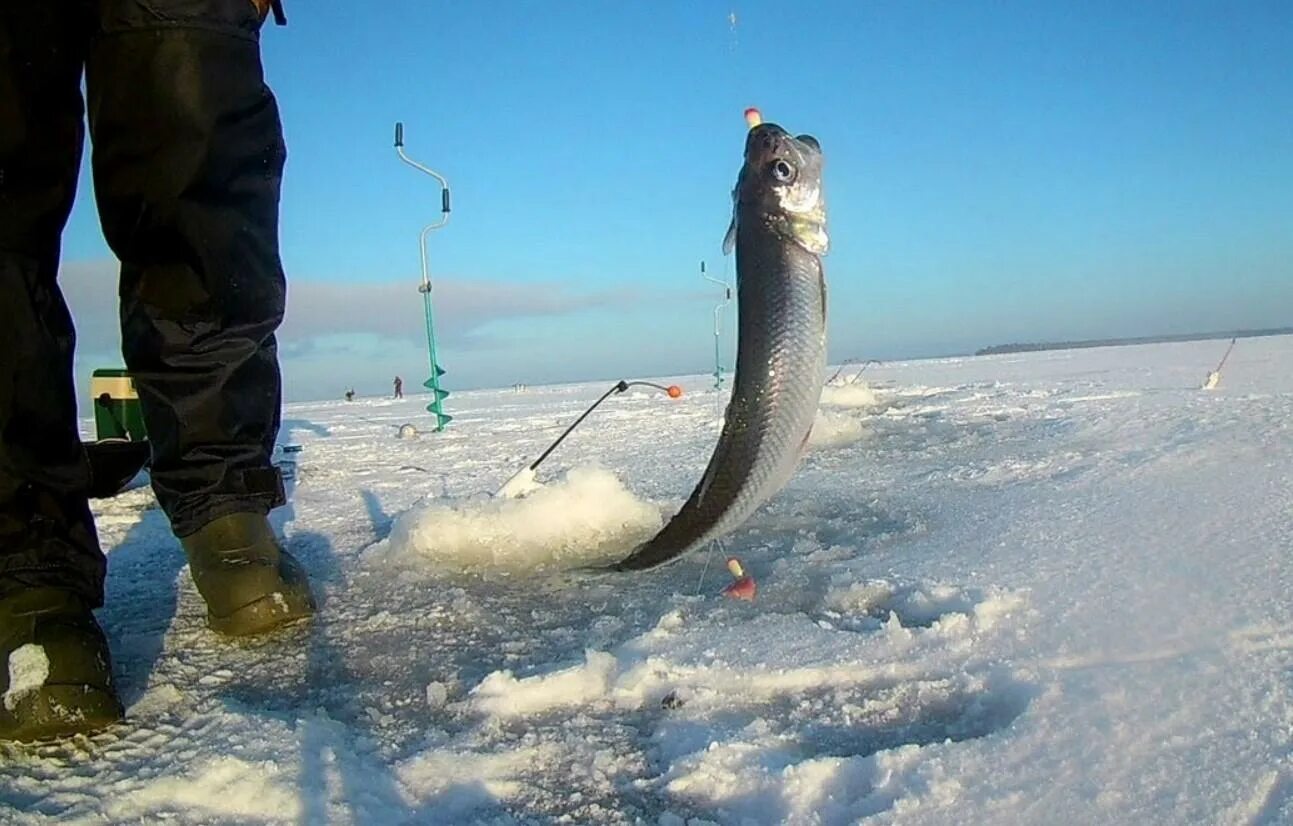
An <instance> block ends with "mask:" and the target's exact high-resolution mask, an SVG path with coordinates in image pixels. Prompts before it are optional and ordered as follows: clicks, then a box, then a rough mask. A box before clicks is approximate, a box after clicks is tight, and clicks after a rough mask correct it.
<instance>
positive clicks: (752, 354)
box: [615, 123, 829, 570]
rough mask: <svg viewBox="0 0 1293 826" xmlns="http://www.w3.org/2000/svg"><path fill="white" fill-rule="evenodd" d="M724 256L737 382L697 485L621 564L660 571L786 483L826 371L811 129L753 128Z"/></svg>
mask: <svg viewBox="0 0 1293 826" xmlns="http://www.w3.org/2000/svg"><path fill="white" fill-rule="evenodd" d="M732 200H733V209H732V225H731V227H730V228H729V229H728V232H727V238H726V239H725V240H724V242H723V251H724V252H725V253H726V252H730V251H731V250H732V249H735V250H736V284H737V302H738V308H739V313H738V315H739V327H738V329H737V354H736V378H735V382H734V384H733V387H732V398H731V400H730V401H729V402H728V405H727V412H726V415H725V417H724V421H723V432H722V433H721V434H720V435H719V437H718V445H717V447H715V449H714V455H713V456H711V457H710V460H709V466H708V467H707V468H706V469H705V474H704V476H702V477H701V480H700V483H699V484H698V485H696V489H695V490H694V491H692V494H691V496H690V498H688V499H687V501H686V503H685V504H683V506H682V508H681V509H680V510H679V511H678V513H677V514H675V515H674V517H673V518H672V519H670V520H669V522H668V523H667V524H665V526H664V527H663V528H662V529H661V530H660V532H659V533H658V534H656V535H655V536H654V537H653V538H652V539H650V540H648V541H647V542H646V543H644V544H643V545H641V546H639V547H638V548H636V549H635V550H634V551H633V553H632V554H631V555H630V556H629V557H628V558H626V559H624V560H623V561H621V562H619V563H618V564H617V565H616V566H615V567H616V568H617V569H618V570H635V569H641V568H651V567H654V566H656V565H659V564H661V563H664V562H668V561H669V560H671V559H676V558H677V557H679V556H681V555H682V554H684V553H687V552H688V551H690V550H693V549H695V548H698V547H701V546H703V545H704V544H705V543H707V542H709V541H710V540H712V539H716V538H718V537H720V536H722V535H723V534H726V533H728V532H730V531H732V530H735V529H736V528H737V527H739V526H740V525H741V524H742V523H743V522H745V520H746V519H748V518H749V517H750V515H751V514H753V513H754V511H756V510H757V509H758V508H759V506H760V505H762V504H763V503H764V502H766V501H767V500H768V499H770V498H771V497H772V496H773V495H774V494H776V493H777V491H779V490H781V488H782V487H783V486H784V485H785V484H786V482H787V481H789V479H790V477H791V476H792V475H793V474H794V471H795V466H796V465H797V464H798V463H799V457H800V456H801V455H802V453H803V449H804V444H805V443H806V442H807V440H808V433H809V431H810V430H811V429H812V426H813V419H814V417H815V415H816V412H817V404H818V401H819V400H820V396H821V389H822V375H823V373H824V371H825V368H826V279H825V276H824V274H823V271H822V262H821V257H820V256H822V255H824V254H825V253H826V250H827V246H828V243H829V242H828V239H827V235H826V202H825V197H824V194H823V191H822V152H821V146H820V145H819V144H818V142H817V140H816V139H815V138H813V137H812V136H810V135H800V136H798V137H792V136H791V135H790V134H789V133H788V132H786V131H785V130H784V129H782V128H781V127H780V126H777V125H776V124H772V123H764V124H760V125H758V126H755V127H754V128H753V129H751V130H750V132H749V135H748V136H747V137H746V141H745V164H744V165H743V166H742V168H741V172H740V175H739V176H738V177H737V181H736V188H735V189H734V190H733V192H732Z"/></svg>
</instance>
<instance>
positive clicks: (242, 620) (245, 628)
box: [207, 593, 314, 637]
mask: <svg viewBox="0 0 1293 826" xmlns="http://www.w3.org/2000/svg"><path fill="white" fill-rule="evenodd" d="M313 615H314V604H313V602H312V601H311V600H309V599H304V600H303V599H301V598H300V597H297V596H289V595H287V594H283V593H274V594H270V595H268V596H264V597H261V598H260V599H258V600H256V601H254V602H250V603H248V604H246V605H244V606H243V607H241V608H239V609H238V610H237V611H234V612H233V613H232V614H226V615H225V616H223V617H218V616H216V615H214V614H212V613H210V612H208V613H207V627H208V628H210V629H211V630H212V631H215V632H216V633H217V634H224V635H225V636H227V637H249V636H252V635H255V634H263V633H265V632H267V631H273V630H274V629H276V628H281V627H282V626H284V625H290V624H291V623H294V622H298V621H300V620H303V619H308V618H309V617H311V616H313Z"/></svg>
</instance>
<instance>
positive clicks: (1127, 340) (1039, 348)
mask: <svg viewBox="0 0 1293 826" xmlns="http://www.w3.org/2000/svg"><path fill="white" fill-rule="evenodd" d="M1290 335H1293V327H1283V328H1269V329H1252V330H1224V331H1220V330H1218V331H1210V332H1197V333H1166V334H1160V335H1150V336H1116V337H1110V338H1107V339H1086V340H1080V341H1079V340H1074V341H1071V342H1039V343H1036V344H1035V345H1032V349H1028V350H1018V351H1015V350H1009V351H999V352H993V353H983V352H976V351H968V352H967V351H948V352H941V353H933V354H929V355H921V356H914V355H895V356H892V357H890V358H886V359H876V361H878V362H880V364H884V363H886V362H895V363H913V362H922V361H934V360H938V359H949V358H982V357H988V356H995V355H1010V354H1014V353H1025V352H1050V351H1060V350H1078V349H1090V348H1092V347H1130V346H1136V345H1142V344H1175V343H1185V342H1191V341H1216V340H1223V339H1226V338H1232V337H1237V338H1269V337H1279V336H1290ZM1000 346H1014V345H1000ZM980 349H984V348H980ZM864 361H866V359H865V358H853V357H850V358H847V359H843V360H830V361H829V362H828V363H827V367H828V368H839V367H844V366H848V365H850V364H859V365H860V364H862V363H863V362H864ZM723 375H724V381H725V383H728V384H730V382H731V375H732V374H731V371H730V368H728V369H727V370H725V371H724V374H723ZM693 376H694V377H705V376H709V377H712V376H713V372H712V369H711V368H705V369H701V370H665V371H658V372H644V373H632V374H627V373H626V374H607V375H605V376H593V377H586V378H571V379H557V380H553V381H545V382H538V383H521V384H523V385H524V386H525V387H526V388H544V387H559V386H562V385H574V384H593V383H598V382H606V383H608V384H613V383H614V382H617V381H619V380H620V379H627V380H633V379H663V378H682V377H693ZM391 378H392V380H393V379H394V376H392V377H391ZM401 379H403V381H404V385H403V387H404V397H405V398H418V397H423V396H425V397H427V398H430V395H431V394H430V393H429V392H427V390H426V388H425V387H423V385H422V382H423V381H425V379H422V378H419V379H418V380H416V381H410V378H409V377H408V376H403V375H402V376H401ZM513 386H515V385H514V384H507V385H495V384H490V385H476V386H471V387H466V386H462V387H449V388H448V389H449V391H450V397H449V400H448V401H446V403H445V409H446V411H447V412H449V413H452V410H451V409H450V408H452V406H453V402H452V398H453V396H452V394H453V393H470V392H477V391H489V390H508V389H510V388H511V387H513ZM686 389H687V388H684V390H686ZM343 392H344V391H343ZM393 393H394V389H393V387H392V389H391V390H389V391H387V392H385V393H382V392H376V391H374V392H366V393H365V392H360V391H359V390H356V391H355V398H356V400H358V399H388V400H389V399H392V397H393ZM341 398H342V396H341V394H338V395H336V396H320V397H317V398H294V399H286V398H285V399H284V404H308V403H311V402H323V401H336V400H339V399H341Z"/></svg>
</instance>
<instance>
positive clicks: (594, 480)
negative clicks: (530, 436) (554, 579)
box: [374, 467, 661, 573]
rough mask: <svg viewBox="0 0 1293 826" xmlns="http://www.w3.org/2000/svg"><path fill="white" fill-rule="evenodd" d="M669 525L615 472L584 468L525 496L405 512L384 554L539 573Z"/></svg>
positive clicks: (617, 551)
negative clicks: (617, 476)
mask: <svg viewBox="0 0 1293 826" xmlns="http://www.w3.org/2000/svg"><path fill="white" fill-rule="evenodd" d="M660 523H661V513H660V510H659V508H657V507H656V506H654V505H652V504H650V503H648V502H645V501H643V500H641V499H638V498H637V497H636V496H634V495H633V494H632V493H631V492H629V490H628V489H627V488H625V487H624V485H622V484H621V483H620V481H619V479H617V478H616V477H615V475H614V474H612V473H611V472H609V471H607V470H604V469H602V468H597V467H577V468H573V469H571V470H570V471H569V473H567V474H566V476H565V478H563V479H561V480H560V481H557V482H553V483H550V484H547V485H541V486H539V488H538V489H537V490H534V491H533V492H531V493H529V494H527V495H525V496H524V497H522V498H517V499H497V498H491V499H473V500H466V501H457V502H452V501H450V502H444V501H441V502H436V503H433V504H431V505H428V506H426V507H423V508H417V509H414V510H411V511H409V512H407V513H405V514H404V515H403V516H401V517H400V518H399V519H398V520H397V521H396V522H395V525H394V527H393V528H392V530H391V535H390V538H389V539H388V540H387V541H386V542H385V543H383V545H381V546H378V547H377V548H376V549H375V551H374V552H375V553H376V554H377V556H378V557H379V558H383V559H385V560H386V561H390V562H403V563H405V564H412V565H415V566H425V565H431V566H434V567H436V568H441V569H444V568H447V569H451V570H462V571H466V570H470V571H483V570H492V571H507V572H514V573H520V572H531V571H539V570H553V569H562V568H576V567H583V566H586V565H590V564H598V563H606V562H611V561H613V560H616V559H619V558H621V557H624V556H626V555H628V553H629V552H630V551H631V550H632V549H633V547H634V546H635V545H637V544H638V543H640V542H643V541H645V540H647V539H649V538H650V536H651V534H652V533H654V532H655V531H656V530H657V529H658V528H659V527H660Z"/></svg>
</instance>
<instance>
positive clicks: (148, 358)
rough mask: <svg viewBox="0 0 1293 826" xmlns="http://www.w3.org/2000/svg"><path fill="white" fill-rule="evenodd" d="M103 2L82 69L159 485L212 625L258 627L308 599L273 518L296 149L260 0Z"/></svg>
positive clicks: (131, 360) (106, 222) (132, 363)
mask: <svg viewBox="0 0 1293 826" xmlns="http://www.w3.org/2000/svg"><path fill="white" fill-rule="evenodd" d="M100 6H101V14H100V21H99V25H100V31H99V32H98V35H97V36H96V38H95V40H94V42H93V43H92V45H91V48H90V54H89V59H88V62H87V69H86V73H87V76H86V88H87V91H88V97H89V115H90V133H91V138H92V142H93V146H94V154H93V168H94V180H95V191H96V195H97V197H98V201H99V214H100V218H101V220H102V223H103V227H104V234H105V236H106V237H107V239H108V243H109V244H110V245H111V247H112V249H113V251H114V252H116V254H117V257H118V258H120V259H121V262H122V268H121V302H122V303H121V324H122V347H123V354H124V356H125V359H126V366H127V368H128V369H129V370H130V373H131V376H132V377H133V379H134V382H135V386H136V388H137V389H138V391H139V400H140V406H141V408H142V411H143V416H144V424H145V427H146V428H147V431H148V437H149V441H150V443H151V444H152V450H153V459H152V466H151V474H152V482H153V488H154V490H155V491H156V493H157V498H158V501H159V502H160V504H161V506H162V508H163V510H165V512H166V513H167V515H168V516H169V517H170V520H171V526H172V528H173V530H174V532H175V534H176V536H178V537H180V538H181V539H182V540H183V542H184V546H185V550H186V551H187V552H188V554H189V561H190V569H191V571H192V573H193V576H194V580H195V582H196V583H197V585H198V589H199V591H201V592H202V595H203V596H204V597H205V598H206V600H207V605H208V609H209V611H210V620H211V622H212V626H213V627H217V628H218V630H222V631H226V632H228V633H254V632H255V631H258V630H264V628H265V627H270V626H272V625H274V624H277V623H278V622H279V621H284V620H286V619H291V618H295V617H297V616H301V615H303V614H307V613H309V611H310V610H311V609H310V599H309V593H308V588H306V587H305V585H304V574H303V573H302V572H301V571H300V569H299V566H296V565H295V563H294V561H293V560H292V559H291V557H289V556H287V555H286V554H283V553H282V552H281V549H279V548H277V546H276V544H275V543H274V541H273V536H272V534H271V533H269V532H268V523H267V522H266V520H265V514H266V513H268V511H269V510H270V509H271V508H273V507H276V506H277V505H280V504H282V503H283V483H282V479H281V477H280V475H279V472H278V470H277V469H276V468H275V467H274V466H273V465H272V464H271V461H270V457H271V455H272V451H273V446H274V441H275V438H276V436H277V433H278V429H279V416H280V405H281V398H280V392H281V389H280V377H279V367H278V356H277V348H276V343H275V331H276V329H277V328H278V326H279V323H280V322H281V321H282V317H283V307H284V293H285V288H284V277H283V271H282V266H281V263H280V260H279V253H278V204H279V189H280V184H281V179H282V171H283V165H284V160H285V157H286V151H285V149H284V145H283V138H282V131H281V126H280V123H279V117H278V108H277V105H276V104H275V101H274V97H273V95H272V94H271V92H270V90H269V89H268V87H267V86H266V85H265V82H264V78H263V72H262V69H261V62H260V46H259V30H260V25H261V22H262V21H261V18H260V15H259V14H258V13H257V11H256V7H255V6H254V5H253V4H252V3H251V2H249V0H100ZM204 531H205V532H206V533H204ZM195 555H196V556H195ZM261 602H263V603H264V604H263V605H261V607H260V608H253V607H250V606H252V604H253V603H261ZM267 606H268V607H267ZM275 606H280V607H282V609H283V610H281V611H278V612H277V613H275V610H276V609H275ZM244 609H246V610H244ZM266 612H268V613H266ZM235 614H238V615H239V616H242V615H244V614H245V615H247V616H248V617H250V619H248V621H246V622H243V621H242V620H241V619H239V618H238V617H237V616H234V615H235ZM252 615H254V616H252Z"/></svg>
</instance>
